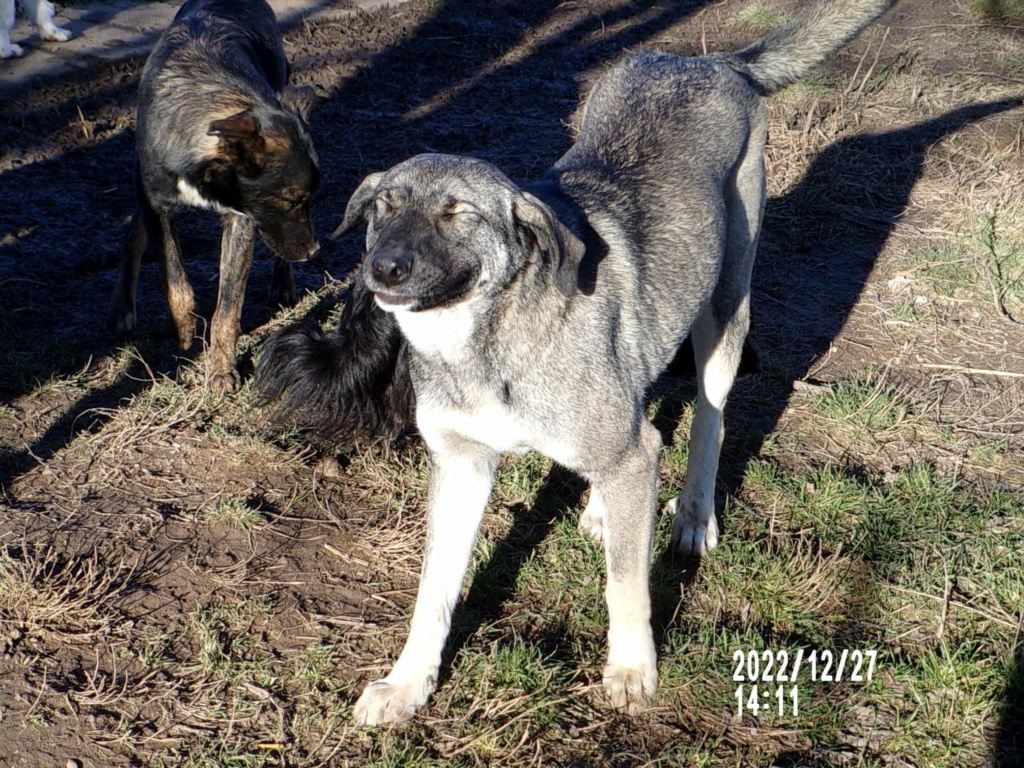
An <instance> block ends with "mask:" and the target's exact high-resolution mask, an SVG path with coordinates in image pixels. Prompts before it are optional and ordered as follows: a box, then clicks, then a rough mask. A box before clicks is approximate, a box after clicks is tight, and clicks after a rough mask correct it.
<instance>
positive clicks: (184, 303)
mask: <svg viewBox="0 0 1024 768" xmlns="http://www.w3.org/2000/svg"><path fill="white" fill-rule="evenodd" d="M157 218H158V220H159V221H158V223H159V237H160V243H159V245H158V247H159V249H160V253H161V254H162V256H163V261H162V262H161V263H162V265H163V274H164V287H165V288H166V290H167V304H168V306H170V308H171V322H172V323H173V324H174V334H175V336H177V338H178V346H179V347H181V348H182V349H188V348H189V347H191V346H192V339H193V338H194V337H195V335H196V315H195V312H196V297H195V294H194V293H193V292H192V286H191V285H189V282H188V274H187V273H186V272H185V263H184V262H183V261H182V260H181V246H179V244H178V221H177V218H176V217H175V215H174V211H173V210H172V209H167V210H163V211H160V212H159V213H158V214H157ZM140 256H141V254H138V255H137V256H136V257H135V258H139V257H140ZM136 272H137V270H136Z"/></svg>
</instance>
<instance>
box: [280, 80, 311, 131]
mask: <svg viewBox="0 0 1024 768" xmlns="http://www.w3.org/2000/svg"><path fill="white" fill-rule="evenodd" d="M280 101H281V105H282V106H283V107H284V108H285V109H290V110H291V111H292V112H294V113H295V114H297V115H298V116H299V117H301V118H302V119H303V120H305V121H306V122H307V123H308V122H309V113H310V112H312V111H313V105H314V104H316V91H314V90H313V89H312V88H311V87H309V86H308V85H288V86H285V89H284V90H283V91H281V98H280Z"/></svg>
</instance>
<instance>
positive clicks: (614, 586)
mask: <svg viewBox="0 0 1024 768" xmlns="http://www.w3.org/2000/svg"><path fill="white" fill-rule="evenodd" d="M660 452H661V434H660V433H659V432H658V430H657V429H656V428H655V427H654V425H652V424H651V423H650V422H648V421H647V420H646V419H643V420H642V421H641V427H640V434H639V435H638V437H637V439H636V443H635V445H633V446H632V447H631V448H629V449H628V450H627V451H626V452H625V453H623V454H622V455H621V458H620V459H619V460H618V461H617V462H616V464H615V465H614V467H611V468H607V469H605V470H602V471H601V472H598V473H593V474H592V475H591V477H590V479H591V481H592V483H593V487H592V488H591V497H590V503H589V504H588V505H587V510H586V514H587V515H588V516H589V517H590V518H591V522H592V523H593V522H596V520H597V518H602V519H601V522H600V525H599V528H600V534H599V535H601V536H602V538H603V539H604V552H605V562H606V564H607V568H608V584H607V586H606V587H605V599H606V600H607V602H608V663H607V664H606V665H605V668H604V675H603V678H604V688H605V691H606V692H607V694H608V697H609V698H610V699H611V702H612V706H613V707H615V709H617V710H619V711H621V712H626V713H627V714H631V715H632V714H636V713H637V712H639V711H640V710H641V709H642V708H643V707H645V706H646V705H647V703H648V702H649V700H650V697H651V696H653V695H654V693H655V692H656V691H657V690H658V663H657V651H656V650H655V647H654V635H653V633H652V631H651V596H650V588H649V578H650V563H651V546H652V543H653V536H654V517H655V512H656V509H657V504H658V458H659V455H660ZM588 474H590V473H588ZM595 507H596V508H595ZM592 533H593V532H592Z"/></svg>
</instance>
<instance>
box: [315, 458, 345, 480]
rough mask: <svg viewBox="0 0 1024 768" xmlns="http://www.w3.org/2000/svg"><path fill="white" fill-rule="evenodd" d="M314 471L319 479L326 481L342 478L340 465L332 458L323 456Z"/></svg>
mask: <svg viewBox="0 0 1024 768" xmlns="http://www.w3.org/2000/svg"><path fill="white" fill-rule="evenodd" d="M316 471H317V473H318V474H319V475H320V476H321V477H325V478H327V479H328V480H337V479H338V478H340V477H342V471H341V464H339V463H338V460H337V459H336V458H335V457H334V456H324V457H323V458H322V459H320V461H318V462H317V465H316Z"/></svg>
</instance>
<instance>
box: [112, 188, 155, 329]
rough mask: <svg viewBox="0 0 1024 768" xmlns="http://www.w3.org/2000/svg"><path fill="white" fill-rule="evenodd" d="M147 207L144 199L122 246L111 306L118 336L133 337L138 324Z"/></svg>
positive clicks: (113, 322) (135, 213)
mask: <svg viewBox="0 0 1024 768" xmlns="http://www.w3.org/2000/svg"><path fill="white" fill-rule="evenodd" d="M146 209H147V206H146V204H145V203H144V202H142V201H141V200H140V201H139V203H138V205H137V206H136V208H135V212H134V213H133V214H132V220H131V222H130V223H129V224H128V231H127V232H126V233H125V237H124V241H123V242H122V243H121V259H120V263H119V266H118V274H117V284H116V285H115V286H114V298H113V300H112V301H111V304H110V328H111V330H112V331H114V332H115V333H117V334H119V335H120V334H130V333H132V332H133V331H134V330H135V326H136V325H137V324H138V317H137V316H136V312H135V287H136V286H137V285H138V282H139V265H140V264H141V263H142V254H143V252H144V251H145V250H146V239H147V223H146V217H147V215H150V214H149V213H148V212H147V210H146Z"/></svg>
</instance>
